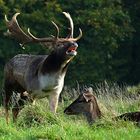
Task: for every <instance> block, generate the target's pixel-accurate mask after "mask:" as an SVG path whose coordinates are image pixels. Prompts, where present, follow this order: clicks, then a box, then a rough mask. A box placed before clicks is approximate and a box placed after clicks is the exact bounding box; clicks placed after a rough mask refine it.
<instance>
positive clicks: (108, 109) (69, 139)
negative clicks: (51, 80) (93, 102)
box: [0, 82, 140, 140]
mask: <svg viewBox="0 0 140 140" xmlns="http://www.w3.org/2000/svg"><path fill="white" fill-rule="evenodd" d="M80 88H81V87H80ZM93 88H94V92H95V93H94V94H95V95H96V96H97V100H98V103H99V106H100V108H101V111H102V112H103V115H104V117H103V118H101V119H100V120H98V121H97V122H95V123H94V124H93V125H92V126H89V125H88V124H87V122H86V119H85V118H84V117H83V116H67V115H65V114H64V113H63V110H64V108H65V107H66V106H67V105H69V104H70V103H71V102H72V101H73V100H74V99H75V98H76V97H77V96H78V94H79V88H78V89H73V88H67V87H65V89H64V91H63V94H62V102H61V103H59V107H58V113H57V114H56V115H54V114H52V113H51V112H50V111H49V106H48V100H47V99H41V100H38V101H37V102H36V104H35V105H31V104H27V105H26V106H25V108H24V109H23V110H22V111H21V112H20V114H19V116H18V120H17V123H16V124H14V123H13V122H12V121H10V123H9V125H7V124H6V122H5V118H4V112H3V108H2V107H1V109H0V140H43V139H45V140H125V139H126V140H138V139H140V135H139V134H140V129H139V127H137V126H136V125H134V123H133V122H125V121H123V120H120V121H114V120H112V119H111V118H112V117H113V116H117V115H119V114H122V113H125V112H129V111H138V110H139V107H140V103H139V100H140V97H139V96H137V98H136V97H135V98H134V97H133V98H131V96H129V95H128V93H127V92H128V91H127V87H123V88H122V87H119V86H118V85H117V84H108V83H106V82H105V83H102V84H98V85H96V86H94V87H93Z"/></svg>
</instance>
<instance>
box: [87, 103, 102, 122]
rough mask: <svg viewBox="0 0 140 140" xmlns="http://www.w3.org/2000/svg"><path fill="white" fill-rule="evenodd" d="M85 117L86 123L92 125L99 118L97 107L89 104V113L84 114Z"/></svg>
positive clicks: (99, 112)
mask: <svg viewBox="0 0 140 140" xmlns="http://www.w3.org/2000/svg"><path fill="white" fill-rule="evenodd" d="M85 116H86V118H87V121H88V123H89V124H92V123H94V122H95V120H96V119H99V118H101V111H100V109H99V107H98V106H96V107H95V105H92V104H91V108H90V111H89V112H86V113H85Z"/></svg>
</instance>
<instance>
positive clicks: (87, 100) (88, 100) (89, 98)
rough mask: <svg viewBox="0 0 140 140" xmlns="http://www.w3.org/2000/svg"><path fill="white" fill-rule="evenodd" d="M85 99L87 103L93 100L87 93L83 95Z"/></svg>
mask: <svg viewBox="0 0 140 140" xmlns="http://www.w3.org/2000/svg"><path fill="white" fill-rule="evenodd" d="M83 97H84V98H85V100H86V102H90V101H91V99H92V96H91V94H87V93H84V94H83Z"/></svg>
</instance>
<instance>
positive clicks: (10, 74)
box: [4, 54, 47, 88]
mask: <svg viewBox="0 0 140 140" xmlns="http://www.w3.org/2000/svg"><path fill="white" fill-rule="evenodd" d="M46 57H47V55H27V54H18V55H16V56H15V57H13V58H12V59H11V60H10V61H9V62H8V63H7V64H6V65H5V69H4V71H5V79H6V80H8V81H9V82H10V81H11V82H13V81H17V82H18V83H19V84H20V85H21V86H23V87H25V86H26V85H25V81H26V76H27V75H28V77H29V78H31V77H34V75H35V74H36V73H37V70H38V68H39V65H40V64H41V63H42V62H43V61H44V59H45V58H46ZM25 88H26V87H25Z"/></svg>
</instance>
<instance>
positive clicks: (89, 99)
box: [64, 88, 140, 125]
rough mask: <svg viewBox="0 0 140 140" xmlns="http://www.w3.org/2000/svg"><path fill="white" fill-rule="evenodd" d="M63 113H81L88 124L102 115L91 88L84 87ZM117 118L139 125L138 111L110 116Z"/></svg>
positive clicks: (139, 115) (139, 114)
mask: <svg viewBox="0 0 140 140" xmlns="http://www.w3.org/2000/svg"><path fill="white" fill-rule="evenodd" d="M64 113H65V114H67V115H78V114H83V115H84V116H85V117H86V118H87V121H88V123H89V124H92V123H94V122H95V120H96V119H98V118H101V116H103V115H102V112H101V111H100V108H99V106H98V104H97V100H96V97H95V96H94V95H93V90H92V88H87V89H84V91H83V92H82V94H80V95H79V97H78V98H77V99H76V100H75V101H74V102H73V103H71V104H70V105H69V106H68V107H67V108H66V109H65V110H64ZM119 119H123V120H125V121H127V120H128V121H132V122H135V123H136V124H138V125H139V124H140V112H128V113H124V114H121V115H119V116H116V117H113V118H112V120H119Z"/></svg>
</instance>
